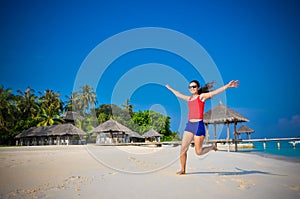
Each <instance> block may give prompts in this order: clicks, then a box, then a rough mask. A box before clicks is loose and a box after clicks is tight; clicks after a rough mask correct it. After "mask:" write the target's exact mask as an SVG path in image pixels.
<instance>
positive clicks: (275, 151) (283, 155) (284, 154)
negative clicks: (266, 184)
mask: <svg viewBox="0 0 300 199" xmlns="http://www.w3.org/2000/svg"><path fill="white" fill-rule="evenodd" d="M289 142H290V141H280V148H278V142H277V141H267V142H266V148H264V145H263V142H254V143H253V144H254V146H255V148H254V149H245V150H240V152H249V153H256V154H258V155H261V156H264V157H271V158H279V159H286V160H291V161H296V162H300V143H298V144H296V147H293V145H292V144H291V143H289Z"/></svg>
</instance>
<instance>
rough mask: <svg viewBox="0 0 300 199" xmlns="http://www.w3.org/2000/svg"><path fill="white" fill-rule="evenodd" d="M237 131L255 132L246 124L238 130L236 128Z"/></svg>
mask: <svg viewBox="0 0 300 199" xmlns="http://www.w3.org/2000/svg"><path fill="white" fill-rule="evenodd" d="M236 133H239V134H240V133H254V130H253V129H251V128H249V127H248V126H246V125H242V126H240V128H238V130H236Z"/></svg>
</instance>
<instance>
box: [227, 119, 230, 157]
mask: <svg viewBox="0 0 300 199" xmlns="http://www.w3.org/2000/svg"><path fill="white" fill-rule="evenodd" d="M229 139H230V134H229V123H227V144H228V148H227V152H229V151H230V143H229Z"/></svg>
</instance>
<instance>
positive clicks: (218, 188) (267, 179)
mask: <svg viewBox="0 0 300 199" xmlns="http://www.w3.org/2000/svg"><path fill="white" fill-rule="evenodd" d="M179 149H180V147H166V148H165V147H161V148H147V147H136V146H135V147H132V146H127V147H111V146H109V147H108V146H94V145H87V146H35V147H7V148H6V147H3V148H0V161H1V165H0V179H1V180H0V198H5V199H6V198H95V199H98V198H105V199H106V198H137V199H138V198H139V199H140V198H200V197H201V198H222V199H226V198H230V199H235V198H236V199H238V198H243V199H248V198H249V199H250V198H251V199H253V198H273V199H274V198H278V199H279V198H280V199H282V198H289V199H293V198H300V163H295V162H287V161H283V160H276V159H271V158H265V157H261V156H257V155H253V154H246V153H233V152H231V153H230V152H221V151H218V152H213V151H212V152H210V153H209V154H208V155H206V156H204V157H200V158H199V157H197V156H196V155H195V154H194V149H193V148H190V150H189V154H188V155H189V156H188V163H187V174H186V175H183V176H178V175H176V171H178V170H179V168H180V167H179V166H180V165H179V159H178V155H179Z"/></svg>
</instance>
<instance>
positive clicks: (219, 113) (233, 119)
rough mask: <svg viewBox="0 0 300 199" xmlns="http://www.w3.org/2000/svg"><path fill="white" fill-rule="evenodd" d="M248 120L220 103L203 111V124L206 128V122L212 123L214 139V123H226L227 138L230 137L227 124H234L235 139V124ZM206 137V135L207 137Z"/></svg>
mask: <svg viewBox="0 0 300 199" xmlns="http://www.w3.org/2000/svg"><path fill="white" fill-rule="evenodd" d="M249 121H250V120H249V119H247V118H246V117H244V116H242V115H241V114H239V113H237V112H236V111H234V110H232V109H230V108H228V107H226V106H225V105H223V104H222V103H220V104H219V105H218V106H216V107H214V108H213V109H211V110H209V111H207V112H206V113H204V120H203V122H204V124H205V125H206V129H208V124H214V138H215V139H216V124H226V125H227V139H229V138H230V135H229V124H231V123H233V124H234V138H235V139H236V125H237V123H238V122H249ZM207 138H208V137H207Z"/></svg>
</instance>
